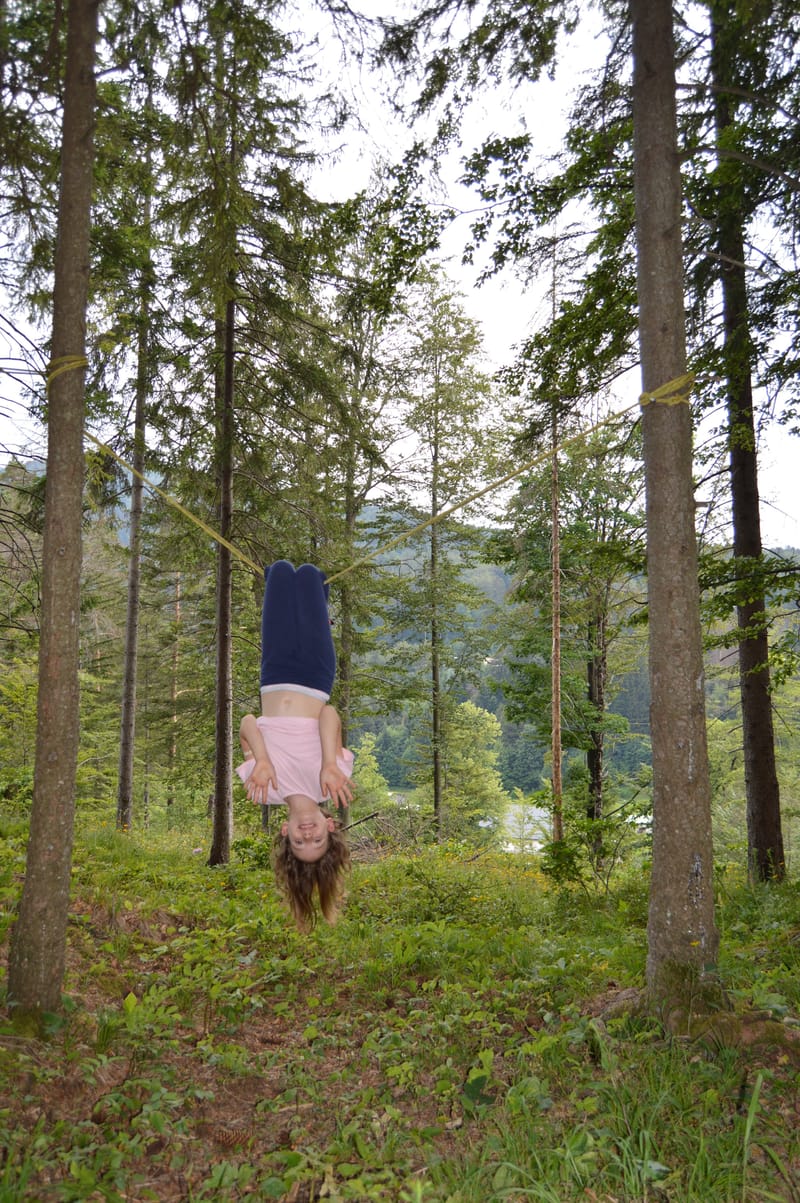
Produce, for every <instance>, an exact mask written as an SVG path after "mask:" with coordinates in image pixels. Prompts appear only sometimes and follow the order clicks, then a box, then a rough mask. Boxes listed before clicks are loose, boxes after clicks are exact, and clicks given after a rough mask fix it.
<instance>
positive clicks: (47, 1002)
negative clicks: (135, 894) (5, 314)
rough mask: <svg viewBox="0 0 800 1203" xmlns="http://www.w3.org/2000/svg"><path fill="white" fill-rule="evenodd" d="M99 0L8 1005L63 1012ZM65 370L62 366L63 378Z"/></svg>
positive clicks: (85, 24) (59, 309) (79, 151)
mask: <svg viewBox="0 0 800 1203" xmlns="http://www.w3.org/2000/svg"><path fill="white" fill-rule="evenodd" d="M97 21H98V4H97V2H96V0H71V2H70V5H69V10H68V15H67V60H66V78H65V85H64V117H63V126H62V143H61V182H60V190H59V210H58V238H57V243H56V256H55V268H54V287H53V339H52V360H51V366H50V370H49V389H48V395H49V404H48V420H47V435H48V437H47V481H46V492H45V515H44V541H43V548H42V561H43V563H42V614H41V641H40V645H39V695H38V707H37V733H36V768H35V772H34V787H33V804H32V808H31V823H30V838H29V841H28V851H27V862H26V871H25V882H24V885H23V889H22V896H21V899H20V906H19V914H18V918H17V921H16V924H15V926H14V929H13V932H12V935H11V945H10V951H9V964H8V1001H9V1004H10V1006H11V1007H12V1008H13V1009H15V1010H16V1012H17V1014H19V1015H26V1016H31V1017H33V1018H34V1019H35V1020H36V1019H39V1018H41V1015H42V1013H44V1012H55V1011H58V1010H60V1007H61V988H62V984H63V980H64V966H65V958H66V932H67V918H68V912H69V884H70V872H71V868H72V841H73V829H74V816H75V784H76V775H77V761H78V734H79V702H80V692H79V684H78V656H79V622H80V573H81V521H82V501H83V476H84V458H83V419H84V393H85V353H86V306H87V298H88V290H89V233H90V223H91V200H92V184H93V178H92V177H93V163H94V144H93V130H94V104H95V79H94V60H95V44H96V39H97ZM59 368H61V369H64V370H63V371H61V372H60V373H59V374H57V375H56V372H58V370H59Z"/></svg>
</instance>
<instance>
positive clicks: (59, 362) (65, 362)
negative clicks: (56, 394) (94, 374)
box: [45, 355, 89, 397]
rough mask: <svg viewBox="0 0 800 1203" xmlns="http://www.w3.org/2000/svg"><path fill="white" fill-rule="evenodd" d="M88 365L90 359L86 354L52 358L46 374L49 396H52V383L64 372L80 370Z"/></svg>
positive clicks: (46, 390)
mask: <svg viewBox="0 0 800 1203" xmlns="http://www.w3.org/2000/svg"><path fill="white" fill-rule="evenodd" d="M88 366H89V360H88V359H87V358H86V356H85V355H59V356H58V357H57V358H56V359H51V360H50V362H49V363H48V365H47V369H46V371H47V375H46V376H45V392H46V394H47V396H48V397H49V396H50V385H51V384H52V383H53V381H54V380H55V379H56V377H57V376H62V375H63V374H64V372H78V371H80V370H81V369H82V368H86V367H88Z"/></svg>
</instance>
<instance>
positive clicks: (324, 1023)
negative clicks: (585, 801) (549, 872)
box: [0, 817, 800, 1203]
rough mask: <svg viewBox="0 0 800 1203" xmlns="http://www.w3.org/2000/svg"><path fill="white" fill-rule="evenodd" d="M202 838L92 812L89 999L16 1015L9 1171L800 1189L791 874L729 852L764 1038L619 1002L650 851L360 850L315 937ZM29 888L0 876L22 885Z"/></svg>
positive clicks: (84, 907) (3, 884) (294, 1181)
mask: <svg viewBox="0 0 800 1203" xmlns="http://www.w3.org/2000/svg"><path fill="white" fill-rule="evenodd" d="M204 837H205V832H204V829H203V828H200V829H196V830H195V831H194V832H186V833H185V834H183V835H181V834H179V833H175V832H171V833H164V835H157V834H154V833H150V834H149V835H147V836H144V835H143V836H142V837H141V838H138V837H137V835H136V833H135V832H134V833H130V834H128V835H121V834H120V833H119V832H116V831H115V830H114V829H113V827H111V826H108V825H106V826H105V827H103V826H100V825H98V824H97V822H96V820H91V819H90V818H88V817H84V818H83V819H82V820H80V821H79V824H78V830H77V833H76V846H75V883H74V892H73V903H72V908H71V916H70V924H69V929H68V961H69V966H70V970H69V976H68V980H67V984H66V988H67V991H68V1004H69V1005H68V1006H67V1007H66V1008H65V1011H64V1014H63V1015H62V1016H60V1017H53V1022H52V1023H51V1025H50V1034H49V1037H48V1039H47V1040H46V1041H39V1040H28V1039H26V1038H24V1037H22V1036H20V1035H19V1034H18V1033H13V1032H12V1031H11V1029H10V1027H9V1026H8V1025H0V1135H1V1136H2V1141H3V1147H4V1160H3V1163H2V1168H0V1198H8V1199H9V1201H10V1200H11V1199H15V1200H16V1199H18V1198H31V1199H33V1198H39V1197H42V1198H43V1197H45V1195H47V1196H48V1197H49V1196H50V1195H52V1197H53V1198H62V1199H75V1200H77V1199H89V1198H92V1197H102V1198H104V1199H109V1200H115V1199H119V1200H122V1199H123V1198H137V1199H142V1200H145V1199H148V1198H158V1199H162V1198H169V1197H171V1192H172V1190H173V1186H174V1184H175V1183H176V1182H179V1183H180V1184H181V1187H180V1188H181V1190H182V1191H183V1193H184V1194H187V1193H190V1194H191V1197H192V1198H196V1199H208V1200H212V1199H214V1200H217V1199H227V1198H231V1199H232V1198H235V1197H237V1196H240V1195H244V1196H247V1195H248V1194H249V1195H253V1196H254V1197H256V1198H260V1199H265V1200H266V1199H280V1198H284V1197H286V1195H290V1194H291V1193H292V1192H293V1191H294V1192H295V1193H296V1194H299V1195H301V1196H302V1194H303V1193H306V1194H308V1195H309V1196H311V1195H314V1194H317V1195H319V1194H320V1192H321V1191H322V1190H323V1188H324V1190H325V1192H326V1193H327V1196H328V1197H331V1198H335V1199H340V1200H342V1201H346V1200H353V1201H354V1203H363V1200H365V1199H370V1200H376V1201H378V1203H381V1201H385V1203H413V1200H424V1201H427V1203H452V1201H453V1200H454V1199H458V1200H459V1201H462V1200H463V1201H464V1203H466V1201H470V1203H485V1200H486V1199H490V1198H491V1199H495V1198H496V1199H509V1200H511V1199H514V1198H518V1197H526V1198H528V1197H532V1198H540V1199H545V1200H548V1199H552V1200H554V1201H557V1203H564V1201H565V1200H573V1199H574V1200H575V1201H576V1203H577V1200H579V1199H583V1198H585V1197H586V1189H587V1187H590V1188H591V1189H592V1190H594V1191H596V1192H597V1194H598V1198H603V1197H604V1196H607V1197H610V1198H624V1197H630V1198H644V1197H647V1196H648V1194H652V1195H653V1197H655V1190H656V1188H658V1189H663V1190H669V1191H670V1192H671V1193H672V1194H673V1195H674V1196H675V1198H680V1199H681V1200H686V1201H687V1203H712V1200H713V1203H718V1201H719V1200H724V1201H725V1203H740V1200H741V1199H746V1200H748V1203H749V1201H750V1200H753V1203H755V1200H756V1199H759V1198H767V1197H770V1196H769V1192H770V1191H773V1192H774V1184H775V1177H774V1175H775V1171H776V1167H779V1168H778V1175H779V1178H780V1180H781V1181H782V1182H784V1183H786V1184H787V1189H788V1186H789V1184H791V1185H792V1187H793V1189H795V1190H796V1189H797V1186H798V1182H797V1180H796V1169H795V1166H796V1163H797V1158H798V1154H800V1147H798V1135H797V1130H796V1125H794V1124H793V1123H792V1122H791V1115H790V1114H789V1115H788V1117H787V1113H786V1108H785V1100H786V1098H787V1097H790V1094H789V1093H788V1092H790V1091H791V1089H793V1085H792V1083H793V1080H794V1077H795V1076H796V1072H797V1066H796V1063H795V1051H794V1045H793V1043H792V1039H791V1038H792V1035H793V1033H794V1031H795V1030H796V1028H795V1024H796V1023H797V1016H798V1013H799V1012H800V992H799V987H798V982H800V950H799V949H798V943H797V940H796V933H797V930H798V928H800V902H799V901H798V894H797V890H796V888H795V885H794V884H792V883H788V884H786V885H784V886H771V887H770V888H769V889H767V888H766V887H757V888H752V887H751V886H749V885H748V884H747V882H746V879H745V877H744V875H742V874H739V873H738V872H737V871H735V870H733V869H727V870H725V871H724V872H721V873H720V875H719V879H718V889H719V912H720V926H721V929H722V932H723V942H722V953H721V962H720V966H719V972H720V974H721V976H722V978H723V980H724V982H725V984H726V987H727V989H728V991H729V993H730V995H731V998H732V999H733V1001H734V1004H735V1007H736V1011H737V1013H738V1014H737V1015H733V1014H731V1016H730V1018H731V1019H735V1020H736V1022H737V1023H739V1024H741V1023H749V1024H750V1027H749V1028H748V1032H749V1036H750V1038H751V1039H752V1038H756V1042H755V1043H754V1044H746V1043H742V1042H734V1043H726V1042H720V1041H718V1040H715V1041H712V1042H710V1043H696V1044H692V1043H689V1042H686V1041H680V1040H674V1039H669V1038H666V1037H665V1032H664V1029H663V1028H662V1026H661V1023H660V1021H659V1020H658V1018H657V1017H653V1016H648V1015H646V1014H642V1013H637V1012H636V1011H635V1010H633V1011H630V1010H629V1011H627V1012H625V1011H620V1013H619V1014H618V1015H617V1016H616V1017H615V1016H614V1015H613V1013H612V1012H610V1011H606V1010H605V1007H606V1004H607V1003H609V1002H611V1001H613V1000H614V999H615V998H616V996H617V994H618V993H619V992H620V991H630V990H633V989H634V988H636V987H638V986H639V985H640V984H641V982H642V980H643V975H644V960H645V954H646V923H647V880H646V875H644V874H643V873H642V872H641V871H640V870H639V869H638V868H636V869H634V871H633V872H630V873H627V874H626V873H625V872H624V871H621V872H620V874H619V875H618V876H617V877H616V878H615V879H614V881H613V882H612V883H611V884H610V886H609V891H608V896H607V897H603V896H598V895H597V894H595V895H593V896H591V897H588V896H585V895H584V894H583V892H582V891H579V890H578V891H575V890H570V889H569V888H567V887H566V886H564V887H563V888H560V889H559V891H558V892H557V893H556V892H553V891H552V890H551V888H550V887H549V885H548V881H547V878H546V877H545V876H544V875H543V874H542V872H541V868H540V863H539V861H538V860H537V858H535V857H526V856H519V855H507V854H502V853H498V852H488V851H484V852H483V853H482V854H481V855H479V856H476V855H475V853H474V851H472V850H468V849H467V848H466V847H465V846H463V845H458V844H449V845H445V846H443V847H441V848H438V847H437V848H435V847H429V848H427V849H425V850H424V851H423V852H421V853H420V854H419V855H404V856H399V855H398V856H387V857H385V858H383V859H382V860H379V861H376V862H373V863H361V862H357V863H356V865H355V867H354V870H353V874H352V877H351V881H350V888H349V897H348V902H347V906H346V909H345V912H344V914H343V916H342V918H341V919H340V922H339V925H338V927H336V928H334V929H321V930H320V931H318V932H317V933H316V934H315V935H314V936H313V937H312V938H307V937H302V936H300V935H299V934H298V933H296V932H295V931H294V930H293V929H292V928H290V927H289V926H288V925H287V921H286V917H285V915H284V914H283V911H282V908H281V906H280V903H279V901H278V899H277V898H276V896H275V892H274V889H273V887H272V885H271V882H270V878H269V875H268V871H267V870H265V868H264V867H263V866H262V865H261V864H259V863H258V862H257V859H256V858H251V859H250V858H248V857H243V858H239V859H238V861H237V864H236V866H235V867H232V868H228V869H222V870H221V869H214V870H212V869H209V868H208V867H207V866H206V865H205V863H204V858H203V857H202V856H200V855H198V854H197V853H196V852H195V851H194V849H196V848H197V846H198V844H202V842H203V840H204ZM0 841H2V847H0V854H1V855H0V865H2V866H7V865H9V864H11V863H16V858H17V856H18V853H19V851H20V849H21V839H20V834H19V833H18V832H15V831H13V830H12V828H11V825H10V824H9V823H8V822H7V821H4V822H3V823H2V824H0ZM253 846H254V845H251V847H253ZM18 891H19V878H18V877H17V878H15V877H14V876H13V875H12V874H11V873H10V872H9V873H7V874H4V875H3V876H2V877H0V900H2V906H3V913H7V912H8V913H10V912H11V910H12V909H13V905H14V901H15V897H16V896H17V895H18ZM751 1010H753V1011H754V1012H755V1011H757V1012H759V1013H761V1014H766V1013H768V1014H769V1015H770V1016H771V1017H772V1019H771V1022H773V1023H774V1024H775V1025H776V1029H777V1032H778V1035H780V1033H783V1042H782V1043H772V1044H770V1043H763V1042H759V1032H761V1031H762V1029H763V1031H764V1032H766V1028H764V1025H763V1021H755V1020H753V1019H750V1020H748V1019H747V1013H748V1012H749V1011H751ZM56 1020H57V1022H56ZM759 1022H760V1023H761V1025H762V1027H761V1028H759V1027H758V1023H759ZM776 1039H777V1036H776V1035H771V1036H770V1040H773V1041H775V1040H776ZM256 1184H258V1185H257V1188H256ZM326 1184H327V1185H326Z"/></svg>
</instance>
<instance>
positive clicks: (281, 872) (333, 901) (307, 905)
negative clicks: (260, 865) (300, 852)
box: [272, 828, 350, 932]
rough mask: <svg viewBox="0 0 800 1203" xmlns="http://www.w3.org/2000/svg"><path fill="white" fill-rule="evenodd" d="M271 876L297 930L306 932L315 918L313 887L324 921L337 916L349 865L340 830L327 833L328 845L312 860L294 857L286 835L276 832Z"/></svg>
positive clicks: (312, 925)
mask: <svg viewBox="0 0 800 1203" xmlns="http://www.w3.org/2000/svg"><path fill="white" fill-rule="evenodd" d="M272 863H273V867H274V869H275V880H276V882H277V884H278V888H279V890H280V891H281V893H282V894H283V896H284V898H285V899H286V903H287V905H288V907H289V910H290V911H291V913H292V916H293V917H294V920H295V922H296V924H297V926H298V927H299V928H300V930H301V931H304V932H309V931H311V930H312V928H313V927H314V924H315V923H316V921H317V911H316V907H315V906H314V891H315V890H316V892H317V896H318V898H319V909H320V911H321V912H322V916H323V918H324V919H325V920H326V922H328V923H335V922H336V920H337V919H338V917H339V911H340V910H341V907H342V901H343V898H344V881H345V874H346V873H347V870H348V869H349V868H350V849H349V848H348V846H347V839H346V837H345V835H344V833H343V832H342V831H340V830H339V829H338V828H334V830H333V831H331V832H329V834H328V847H327V848H326V850H325V852H324V853H323V854H322V856H321V857H320V858H319V860H315V861H302V860H298V858H297V857H296V856H295V854H294V853H293V852H292V849H291V845H290V843H289V837H288V835H280V834H279V835H278V836H276V839H275V847H274V849H273V854H272Z"/></svg>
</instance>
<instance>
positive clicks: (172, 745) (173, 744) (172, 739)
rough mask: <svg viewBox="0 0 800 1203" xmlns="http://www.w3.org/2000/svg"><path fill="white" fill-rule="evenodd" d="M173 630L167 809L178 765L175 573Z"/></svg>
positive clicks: (178, 592) (177, 579) (177, 586)
mask: <svg viewBox="0 0 800 1203" xmlns="http://www.w3.org/2000/svg"><path fill="white" fill-rule="evenodd" d="M174 625H175V629H174V632H173V635H172V650H171V652H170V675H169V705H170V736H169V759H168V762H167V763H168V772H167V780H168V793H167V807H168V808H171V807H172V806H173V804H174V802H175V772H176V766H177V763H178V663H179V652H178V649H179V645H180V637H181V574H180V572H176V573H175V618H174Z"/></svg>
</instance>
